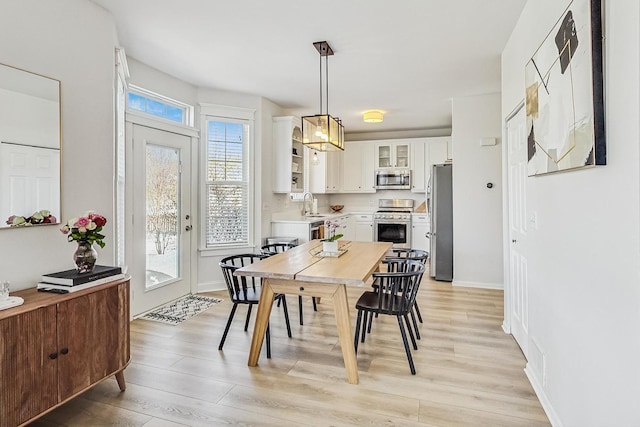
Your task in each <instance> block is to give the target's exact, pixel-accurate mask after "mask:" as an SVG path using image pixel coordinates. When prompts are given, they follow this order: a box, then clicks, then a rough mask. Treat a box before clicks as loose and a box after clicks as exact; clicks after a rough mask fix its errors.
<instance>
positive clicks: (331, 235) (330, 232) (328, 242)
mask: <svg viewBox="0 0 640 427" xmlns="http://www.w3.org/2000/svg"><path fill="white" fill-rule="evenodd" d="M338 227H339V224H338V223H337V222H333V221H331V220H329V219H327V220H325V221H324V233H325V236H327V237H325V238H324V239H322V240H321V242H322V251H323V252H324V253H330V254H337V253H338V239H339V238H341V237H342V236H344V235H343V234H336V230H337V228H338Z"/></svg>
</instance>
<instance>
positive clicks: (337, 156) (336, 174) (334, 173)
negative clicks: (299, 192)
mask: <svg viewBox="0 0 640 427" xmlns="http://www.w3.org/2000/svg"><path fill="white" fill-rule="evenodd" d="M307 155H308V156H309V191H311V192H312V193H313V194H327V193H339V192H340V178H341V175H342V152H341V151H327V152H322V151H314V150H313V149H309V151H308V152H307ZM315 155H317V156H318V162H317V163H316V162H314V161H313V158H314V156H315Z"/></svg>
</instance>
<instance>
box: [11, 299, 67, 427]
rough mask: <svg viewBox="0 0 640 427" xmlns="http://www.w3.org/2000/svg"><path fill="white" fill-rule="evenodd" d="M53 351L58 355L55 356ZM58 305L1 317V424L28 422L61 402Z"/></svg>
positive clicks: (12, 424)
mask: <svg viewBox="0 0 640 427" xmlns="http://www.w3.org/2000/svg"><path fill="white" fill-rule="evenodd" d="M50 355H55V356H53V357H54V358H51V357H50ZM56 357H57V354H56V308H55V306H50V307H44V308H40V309H37V310H32V311H29V312H26V313H23V314H19V315H17V316H12V317H9V318H6V319H4V320H2V321H0V384H3V385H4V384H9V385H10V387H3V389H2V390H0V425H2V426H14V425H19V424H22V423H24V422H25V421H27V420H29V419H31V418H33V417H35V416H36V415H38V414H40V413H42V412H44V411H46V410H47V409H49V408H50V407H51V406H54V405H56V404H57V403H58V392H57V387H56V385H57V382H58V376H57V359H56Z"/></svg>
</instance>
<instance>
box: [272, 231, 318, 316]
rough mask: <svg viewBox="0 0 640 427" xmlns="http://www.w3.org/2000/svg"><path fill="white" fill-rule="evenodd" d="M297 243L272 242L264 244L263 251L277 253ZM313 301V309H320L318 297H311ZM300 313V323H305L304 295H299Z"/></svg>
mask: <svg viewBox="0 0 640 427" xmlns="http://www.w3.org/2000/svg"><path fill="white" fill-rule="evenodd" d="M295 246H296V245H294V244H292V243H270V244H268V245H264V246H263V247H262V253H263V254H264V255H268V256H271V255H275V254H279V253H281V252H284V251H287V250H289V249H291V248H293V247H295ZM311 302H313V311H318V306H317V305H316V298H315V297H311ZM278 306H280V302H278ZM298 313H299V316H300V325H304V320H303V314H302V295H298Z"/></svg>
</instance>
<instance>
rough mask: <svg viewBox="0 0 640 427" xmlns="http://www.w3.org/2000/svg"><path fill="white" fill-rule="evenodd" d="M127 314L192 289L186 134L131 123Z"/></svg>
mask: <svg viewBox="0 0 640 427" xmlns="http://www.w3.org/2000/svg"><path fill="white" fill-rule="evenodd" d="M132 133H133V135H132V138H131V139H130V141H132V144H133V147H132V150H131V151H130V152H131V153H132V165H133V168H130V169H129V170H130V171H131V173H132V182H133V186H132V197H131V198H130V200H131V204H132V206H133V213H132V215H133V224H132V227H131V228H132V230H133V231H132V233H131V240H130V242H131V246H130V248H131V249H130V251H131V253H132V256H131V260H132V262H131V265H130V267H129V274H131V278H132V280H131V314H132V315H133V316H136V315H139V314H141V313H144V312H146V311H149V310H150V309H152V308H154V307H157V306H160V305H162V304H165V303H167V302H169V301H172V300H174V299H176V298H179V297H181V296H183V295H187V294H189V293H190V292H191V280H190V264H191V263H190V257H191V254H190V248H191V234H192V233H191V232H190V230H191V212H190V206H191V183H190V177H191V171H190V169H191V152H190V143H191V138H189V137H188V136H184V135H179V134H176V133H172V132H167V131H163V130H159V129H153V128H149V127H146V126H141V125H135V124H134V125H133V127H132Z"/></svg>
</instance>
